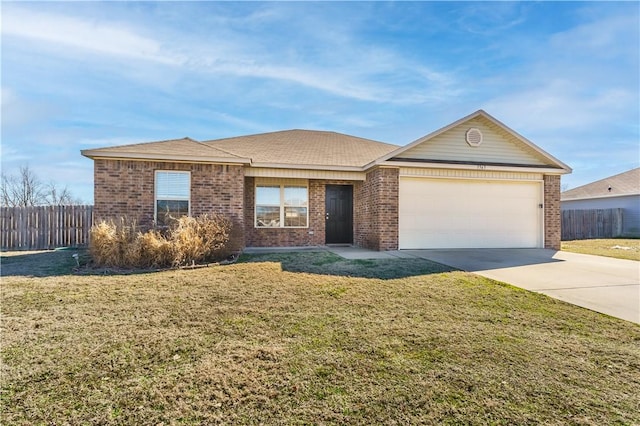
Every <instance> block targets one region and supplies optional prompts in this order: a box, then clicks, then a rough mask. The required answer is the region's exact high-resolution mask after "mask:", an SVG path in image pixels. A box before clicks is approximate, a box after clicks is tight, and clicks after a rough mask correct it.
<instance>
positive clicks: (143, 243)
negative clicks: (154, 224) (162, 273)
mask: <svg viewBox="0 0 640 426" xmlns="http://www.w3.org/2000/svg"><path fill="white" fill-rule="evenodd" d="M136 242H137V245H138V247H139V249H140V263H139V266H140V267H143V268H145V267H146V268H148V267H153V268H162V267H165V266H168V265H171V264H173V259H174V248H173V245H172V244H171V242H170V241H169V240H167V239H166V238H165V237H164V235H162V234H161V233H160V232H159V231H157V230H155V229H152V230H150V231H148V232H145V233H140V234H139V235H138V237H137V239H136Z"/></svg>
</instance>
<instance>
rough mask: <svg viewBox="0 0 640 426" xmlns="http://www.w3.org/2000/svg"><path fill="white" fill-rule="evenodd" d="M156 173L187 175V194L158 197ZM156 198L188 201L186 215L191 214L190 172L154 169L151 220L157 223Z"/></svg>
mask: <svg viewBox="0 0 640 426" xmlns="http://www.w3.org/2000/svg"><path fill="white" fill-rule="evenodd" d="M158 173H180V174H186V175H187V182H188V185H189V195H188V196H187V197H186V198H184V197H166V198H165V197H163V198H160V199H158ZM158 200H163V201H187V202H188V203H189V210H188V216H191V172H189V171H184V170H156V171H155V172H154V174H153V221H154V222H155V223H158Z"/></svg>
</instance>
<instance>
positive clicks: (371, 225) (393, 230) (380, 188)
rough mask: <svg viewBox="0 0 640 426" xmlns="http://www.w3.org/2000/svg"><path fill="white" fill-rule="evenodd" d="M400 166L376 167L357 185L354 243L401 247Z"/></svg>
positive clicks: (394, 248)
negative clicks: (399, 219) (399, 231)
mask: <svg viewBox="0 0 640 426" xmlns="http://www.w3.org/2000/svg"><path fill="white" fill-rule="evenodd" d="M398 184H399V169H389V168H377V169H374V170H372V171H370V172H368V173H367V179H366V180H365V181H364V182H362V183H361V184H360V185H356V187H355V188H354V193H355V195H354V205H355V206H356V207H355V216H354V223H355V225H354V226H355V228H356V229H355V244H356V245H358V246H360V247H365V248H368V249H372V250H397V249H398V188H399V187H398Z"/></svg>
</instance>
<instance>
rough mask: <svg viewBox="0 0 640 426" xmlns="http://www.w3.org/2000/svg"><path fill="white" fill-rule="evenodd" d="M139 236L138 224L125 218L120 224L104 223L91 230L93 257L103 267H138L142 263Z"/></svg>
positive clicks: (90, 248)
mask: <svg viewBox="0 0 640 426" xmlns="http://www.w3.org/2000/svg"><path fill="white" fill-rule="evenodd" d="M137 234H138V230H137V226H136V223H135V222H129V221H128V220H127V219H125V218H121V219H120V220H119V221H118V222H114V221H113V220H110V221H108V222H105V221H102V222H100V223H99V224H97V225H95V226H93V227H92V228H91V239H90V243H89V251H90V253H91V257H92V258H93V260H94V262H96V263H97V264H98V265H101V266H112V267H122V268H128V267H133V266H136V265H137V264H138V263H139V261H140V259H139V248H138V244H137V242H136V240H137Z"/></svg>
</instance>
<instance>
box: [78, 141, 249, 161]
mask: <svg viewBox="0 0 640 426" xmlns="http://www.w3.org/2000/svg"><path fill="white" fill-rule="evenodd" d="M81 152H82V155H84V156H85V157H89V158H135V159H145V160H183V161H212V162H216V161H220V162H225V163H249V159H248V158H242V157H239V156H237V155H235V154H232V153H230V152H226V151H224V150H221V149H219V148H214V147H212V146H209V145H205V144H203V143H202V142H198V141H195V140H193V139H190V138H182V139H172V140H166V141H159V142H147V143H137V144H132V145H120V146H111V147H106V148H96V149H85V150H82V151H81Z"/></svg>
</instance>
